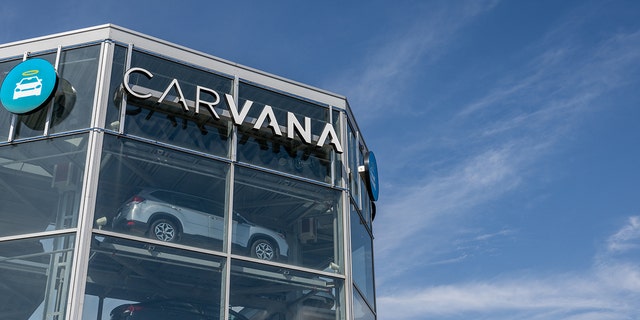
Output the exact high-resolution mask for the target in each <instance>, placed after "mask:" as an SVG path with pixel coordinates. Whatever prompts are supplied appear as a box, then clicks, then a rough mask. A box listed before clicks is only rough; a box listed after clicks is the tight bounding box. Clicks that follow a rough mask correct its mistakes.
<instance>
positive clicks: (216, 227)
mask: <svg viewBox="0 0 640 320" xmlns="http://www.w3.org/2000/svg"><path fill="white" fill-rule="evenodd" d="M202 203H203V204H204V206H205V209H204V210H205V211H207V212H208V213H209V217H208V218H209V231H208V233H209V235H208V237H209V238H213V239H217V240H222V239H223V238H224V208H223V207H221V206H220V205H218V204H216V203H215V202H213V201H209V200H205V201H203V202H202Z"/></svg>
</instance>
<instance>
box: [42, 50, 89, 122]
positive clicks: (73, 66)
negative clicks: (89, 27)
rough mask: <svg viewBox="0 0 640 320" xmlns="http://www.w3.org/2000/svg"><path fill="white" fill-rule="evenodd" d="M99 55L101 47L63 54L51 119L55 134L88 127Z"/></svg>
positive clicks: (67, 51) (68, 51)
mask: <svg viewBox="0 0 640 320" xmlns="http://www.w3.org/2000/svg"><path fill="white" fill-rule="evenodd" d="M99 56H100V46H99V45H96V46H91V47H85V48H79V49H72V50H66V51H63V52H62V54H61V56H60V65H59V66H58V75H59V81H58V90H57V93H56V98H55V100H54V103H53V113H52V118H51V132H52V133H55V132H64V131H70V130H75V129H83V128H88V127H89V125H90V122H91V111H92V110H93V100H94V99H93V98H94V95H95V89H96V79H97V77H98V57H99Z"/></svg>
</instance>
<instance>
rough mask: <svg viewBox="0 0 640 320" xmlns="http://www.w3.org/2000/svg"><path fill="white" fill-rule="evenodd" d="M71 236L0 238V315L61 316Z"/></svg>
mask: <svg viewBox="0 0 640 320" xmlns="http://www.w3.org/2000/svg"><path fill="white" fill-rule="evenodd" d="M73 243H74V237H73V236H59V237H49V238H34V239H26V240H15V241H7V242H0V284H1V285H0V301H2V303H1V307H2V308H0V319H30V320H37V319H42V320H44V319H56V320H62V319H64V318H65V312H66V305H67V298H68V292H69V283H70V279H69V276H70V273H71V265H72V263H73Z"/></svg>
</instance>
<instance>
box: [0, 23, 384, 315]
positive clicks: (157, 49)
mask: <svg viewBox="0 0 640 320" xmlns="http://www.w3.org/2000/svg"><path fill="white" fill-rule="evenodd" d="M86 43H101V49H100V58H99V59H100V60H99V64H98V75H97V77H98V79H97V82H96V87H95V95H94V102H93V113H92V119H91V128H87V129H82V130H76V131H75V132H74V133H77V132H89V142H88V150H87V157H86V166H85V171H84V180H83V187H82V188H83V190H84V193H83V196H82V199H81V201H80V211H79V216H78V222H77V226H76V227H75V228H70V229H64V230H54V231H48V232H40V233H34V234H30V235H20V236H10V237H2V238H0V241H8V240H14V239H24V238H32V237H40V236H45V235H47V236H51V235H63V234H73V233H75V234H76V237H75V247H74V255H73V257H74V258H73V262H72V270H71V274H70V279H71V283H70V287H69V288H70V289H69V292H68V296H67V305H66V307H67V309H66V310H67V312H66V319H68V320H71V319H80V318H81V317H82V311H83V301H84V292H85V286H86V281H87V273H88V270H87V268H88V256H89V253H90V250H91V240H92V238H93V234H102V235H105V236H114V235H115V236H118V237H121V238H131V239H134V240H135V239H136V238H135V237H129V236H127V235H123V234H120V233H117V234H116V233H114V234H111V232H109V231H98V230H94V229H93V220H94V210H95V202H96V196H97V188H98V174H99V168H100V162H101V156H102V144H103V139H104V134H105V132H106V131H109V130H105V129H102V128H105V119H106V112H107V106H108V102H109V101H108V99H109V98H110V97H109V95H108V90H109V88H108V87H109V85H110V78H111V70H112V64H113V56H114V50H115V47H116V45H118V44H128V49H127V58H126V68H125V69H129V68H130V67H131V56H132V54H133V50H134V44H135V48H136V49H138V48H139V49H141V50H144V51H146V52H151V53H156V54H159V55H162V56H165V57H172V58H173V59H176V60H177V61H180V62H183V61H188V63H189V64H191V65H193V66H198V67H202V68H206V69H210V70H214V71H215V72H218V73H221V74H227V75H231V76H233V77H234V80H233V90H232V91H233V92H232V94H233V97H234V99H235V102H236V104H237V103H238V88H239V84H240V81H249V82H251V83H254V84H257V85H260V86H262V87H265V88H268V89H271V90H274V91H279V92H281V93H286V94H288V95H291V96H296V97H300V98H303V99H305V100H309V101H314V102H317V103H320V104H324V105H325V106H326V107H328V109H329V118H330V122H331V123H332V124H333V123H334V122H335V121H339V124H340V125H339V127H338V128H339V130H338V132H339V135H340V140H341V143H342V145H343V146H348V141H347V140H348V138H349V137H348V136H347V132H348V131H347V126H349V125H350V123H351V125H352V126H353V127H354V129H355V132H356V139H358V142H359V143H362V144H363V145H364V141H363V140H362V139H361V137H360V131H359V128H358V127H357V124H356V122H355V119H354V118H353V114H352V112H351V110H350V108H349V105H348V102H347V100H346V98H345V97H343V96H340V95H337V94H334V93H331V92H328V91H324V90H321V89H318V88H315V87H312V86H308V85H305V84H301V83H298V82H295V81H292V80H289V79H285V78H282V77H278V76H275V75H272V74H269V73H266V72H263V71H260V70H256V69H252V68H249V67H246V66H242V65H239V64H236V63H233V62H230V61H226V60H223V59H220V58H217V57H214V56H211V55H208V54H205V53H202V52H198V51H195V50H191V49H188V48H185V47H182V46H179V45H176V44H172V43H169V42H166V41H163V40H160V39H156V38H153V37H150V36H147V35H144V34H140V33H137V32H134V31H131V30H128V29H125V28H122V27H118V26H115V25H111V24H107V25H101V26H96V27H91V28H86V29H81V30H76V31H70V32H65V33H60V34H54V35H49V36H44V37H39V38H35V39H30V40H24V41H18V42H13V43H9V44H4V45H0V57H8V56H18V55H20V54H21V55H22V56H23V60H24V59H26V58H27V57H28V55H29V52H28V51H27V50H31V51H32V52H38V51H45V50H50V49H51V48H53V47H56V48H57V56H56V65H55V67H56V69H57V67H58V63H59V61H60V55H61V52H62V50H63V49H68V48H70V47H76V46H79V45H82V44H86ZM241 79H242V80H241ZM126 102H127V101H126V95H123V97H122V101H121V103H122V105H123V106H124V105H126ZM48 108H49V110H48V113H47V120H46V121H47V122H46V123H47V124H46V126H45V130H44V137H33V138H28V139H24V141H22V139H21V141H20V142H27V141H32V140H40V139H46V138H51V137H52V136H62V135H67V134H69V132H65V133H56V134H50V131H49V124H50V121H51V112H52V108H51V106H49V107H48ZM333 110H336V111H339V113H338V116H339V119H333V118H334V113H333ZM119 121H120V126H119V128H118V131H117V132H112V133H115V134H118V135H121V136H126V137H128V136H127V135H126V134H125V133H124V132H123V130H124V121H126V120H125V108H121V113H120V118H119ZM16 127H17V116H15V115H14V116H12V119H11V127H10V129H9V138H8V141H7V142H6V143H0V145H5V144H11V143H13V141H14V137H15V130H16ZM131 138H133V137H131ZM134 139H138V140H144V139H141V138H134ZM237 139H238V128H237V126H232V132H231V139H230V140H231V141H230V149H229V158H228V159H220V157H217V156H212V155H205V154H201V153H199V152H197V151H193V150H191V151H189V150H182V149H183V148H179V147H176V146H171V148H174V149H177V150H181V151H187V152H189V153H192V154H194V155H200V156H206V157H209V158H214V159H217V160H222V161H224V162H227V163H229V164H230V167H229V171H228V184H229V185H228V188H227V195H226V197H227V203H228V207H227V215H226V217H227V218H226V219H227V221H226V228H227V230H230V229H231V227H232V220H231V218H230V217H231V214H232V212H233V197H234V194H233V192H234V181H235V168H236V166H242V167H251V168H254V169H258V170H261V171H265V172H271V173H277V174H278V175H284V176H287V177H290V178H292V179H296V180H299V181H304V182H306V183H312V184H317V185H321V186H324V187H329V188H332V189H334V190H339V191H340V192H342V196H341V199H340V201H341V205H342V210H341V213H342V215H341V221H339V223H340V224H339V225H336V226H335V228H336V230H335V232H336V234H337V235H338V236H339V237H341V241H342V244H341V246H340V248H338V250H337V252H336V255H337V256H338V257H340V262H341V263H340V273H337V274H334V273H330V272H326V271H319V270H314V269H309V268H305V267H299V266H295V265H288V264H284V263H278V262H264V261H259V260H256V259H254V258H251V257H245V256H240V255H236V254H232V253H231V244H232V234H231V233H230V232H227V238H226V239H225V240H226V241H225V247H224V249H223V251H224V253H222V254H221V253H220V252H214V251H210V250H206V249H198V248H192V247H187V246H183V245H179V244H166V243H162V244H163V245H166V246H170V247H175V248H179V249H186V250H191V251H196V252H201V253H207V254H212V255H215V256H218V257H221V258H223V261H224V264H223V266H222V268H223V273H222V275H223V278H222V286H223V290H224V294H223V295H222V296H221V299H222V300H223V301H221V303H228V301H229V298H230V285H231V284H230V279H231V274H232V270H231V269H232V268H231V263H232V260H237V261H250V262H258V261H259V262H261V263H263V264H266V265H271V266H277V267H284V268H287V269H291V270H296V271H303V272H311V273H315V274H318V275H325V276H331V277H334V278H337V279H342V280H343V281H344V285H343V288H342V291H343V292H342V294H343V296H344V302H345V305H344V306H342V307H343V311H342V312H344V316H345V318H346V319H352V318H353V310H352V304H353V294H354V290H357V289H354V286H353V277H352V270H351V265H352V258H351V237H350V232H351V228H350V205H351V197H350V195H349V192H348V189H349V184H348V181H347V180H348V176H347V175H346V174H345V172H346V170H344V169H342V168H341V170H342V171H343V172H342V175H341V179H340V181H339V182H338V181H336V180H337V179H336V174H337V172H336V167H335V165H332V166H331V176H332V177H331V178H332V179H331V183H323V182H319V181H315V180H312V179H306V178H302V177H297V176H293V175H289V174H285V173H282V172H278V171H276V170H270V169H265V168H261V167H257V166H255V167H254V166H252V165H250V164H244V163H238V162H237V145H236V144H237ZM149 142H150V141H149ZM154 143H156V144H158V145H162V144H159V143H157V142H154ZM164 146H165V147H169V146H166V145H164ZM344 149H345V150H344V152H343V153H342V154H339V153H336V152H333V153H332V162H333V163H334V164H335V163H336V160H337V159H338V158H340V160H341V163H342V164H343V165H344V166H346V165H348V153H349V148H348V147H345V148H344ZM356 157H359V156H358V155H356ZM223 309H224V310H225V311H224V316H225V317H228V316H229V311H228V309H227V308H223ZM373 310H374V314H375V302H374V306H373Z"/></svg>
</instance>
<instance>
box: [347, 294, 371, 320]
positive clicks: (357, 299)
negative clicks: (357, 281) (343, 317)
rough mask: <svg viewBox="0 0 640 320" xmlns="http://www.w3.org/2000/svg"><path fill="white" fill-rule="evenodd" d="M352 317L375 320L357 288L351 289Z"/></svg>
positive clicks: (361, 319) (360, 319)
mask: <svg viewBox="0 0 640 320" xmlns="http://www.w3.org/2000/svg"><path fill="white" fill-rule="evenodd" d="M353 319H354V320H375V319H376V316H375V315H374V314H373V312H372V311H371V309H369V306H367V304H366V303H365V302H364V300H363V299H362V297H361V296H360V294H358V291H357V290H355V289H354V290H353Z"/></svg>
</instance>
